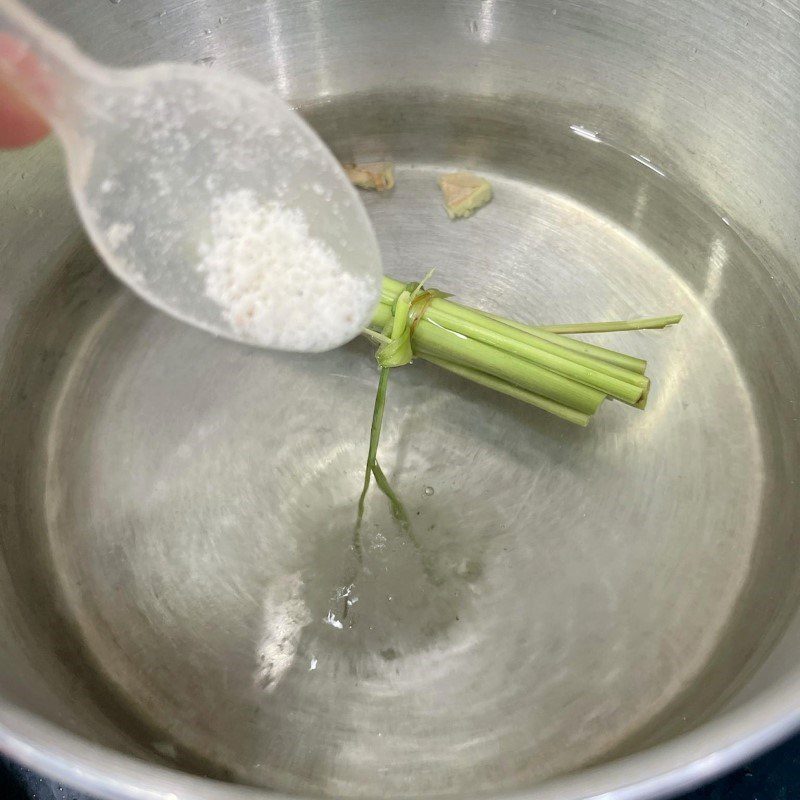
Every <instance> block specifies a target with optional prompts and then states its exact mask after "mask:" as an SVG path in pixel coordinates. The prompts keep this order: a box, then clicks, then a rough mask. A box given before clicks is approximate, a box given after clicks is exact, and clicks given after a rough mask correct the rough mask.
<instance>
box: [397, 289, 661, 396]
mask: <svg viewBox="0 0 800 800" xmlns="http://www.w3.org/2000/svg"><path fill="white" fill-rule="evenodd" d="M382 304H384V303H383V301H382ZM384 305H385V304H384ZM425 318H426V319H428V320H429V321H430V322H433V323H436V324H438V325H441V326H442V327H443V328H447V329H448V330H452V331H455V332H456V333H463V334H464V335H465V336H469V337H470V338H473V339H477V340H478V341H482V342H484V343H486V344H492V345H494V346H496V347H500V348H501V349H503V350H507V351H508V352H511V353H514V354H515V355H519V356H522V357H523V358H527V359H528V360H530V361H533V362H534V363H538V364H541V365H542V366H545V367H547V368H548V369H551V370H553V371H554V372H558V373H559V374H561V375H566V376H567V377H571V378H574V379H575V380H578V381H580V382H582V383H587V384H588V385H589V386H595V387H596V388H598V389H601V390H603V389H604V386H603V381H602V379H594V378H593V377H592V376H591V375H587V374H586V373H584V372H581V371H580V370H579V369H577V366H578V365H579V366H581V367H584V368H585V369H587V370H592V371H593V373H598V372H599V373H602V374H603V375H606V376H608V377H610V378H614V379H615V380H617V381H622V382H623V383H626V384H630V385H633V386H635V387H638V388H639V389H640V390H641V391H639V392H638V393H636V392H632V391H631V390H630V388H629V387H628V388H623V389H622V391H623V394H622V395H617V394H615V391H614V389H610V390H609V391H608V394H610V395H611V396H618V397H619V399H620V400H625V401H626V402H636V400H638V398H639V396H640V395H641V393H642V391H643V390H644V389H646V388H647V387H648V386H649V384H650V381H649V380H648V379H647V378H645V377H644V376H643V375H642V374H641V373H640V372H639V371H638V370H631V369H625V368H623V367H619V366H617V365H616V364H613V363H610V362H608V361H606V360H604V359H602V358H598V357H596V356H594V355H588V354H586V353H584V352H583V351H582V350H581V349H575V348H571V347H565V346H564V344H565V343H568V344H578V343H575V342H572V341H571V340H569V339H565V338H564V337H563V336H556V335H554V334H553V335H550V334H547V333H546V332H545V333H544V335H543V334H542V332H540V331H538V330H537V332H536V334H531V333H527V332H525V331H522V330H519V329H518V328H516V327H515V326H513V325H510V324H508V323H507V322H505V321H501V320H499V319H497V318H494V317H491V316H490V315H487V314H483V313H482V312H480V311H476V310H475V309H471V308H465V307H462V306H459V305H458V304H457V303H451V302H448V301H439V299H438V298H434V299H432V300H431V302H430V304H429V306H428V308H426V310H425ZM590 347H593V348H594V349H595V350H603V348H597V347H596V346H594V345H590ZM607 352H613V351H607ZM615 355H616V354H615ZM619 355H621V354H619ZM626 358H630V357H629V356H626ZM643 363H644V362H643ZM614 385H615V384H614V383H609V386H614Z"/></svg>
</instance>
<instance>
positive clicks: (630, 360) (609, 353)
mask: <svg viewBox="0 0 800 800" xmlns="http://www.w3.org/2000/svg"><path fill="white" fill-rule="evenodd" d="M405 288H406V285H405V284H404V283H401V282H400V281H397V280H395V279H394V278H386V277H384V279H383V284H382V287H381V303H385V304H388V305H389V306H391V305H393V304H394V301H395V298H396V297H397V296H398V294H399V293H400V292H402V291H403V289H405ZM431 310H433V311H434V312H435V311H436V310H441V311H446V312H448V313H450V314H453V315H455V316H458V317H460V318H463V319H467V320H471V321H472V322H475V323H477V324H480V325H484V326H486V325H489V324H491V323H490V322H489V320H494V321H495V322H496V323H500V324H503V325H506V326H508V327H510V328H515V329H517V330H518V331H522V332H524V333H526V334H528V336H533V337H536V339H537V341H538V340H544V341H546V342H549V343H550V344H551V345H555V346H557V347H558V348H561V350H562V351H563V350H572V351H574V352H578V353H582V354H583V355H585V356H588V357H591V358H593V359H595V360H596V361H600V362H602V363H606V364H612V365H614V366H616V367H619V368H620V369H625V370H628V371H631V372H636V373H639V374H640V375H643V374H644V372H645V369H646V367H647V362H646V361H644V360H642V359H640V358H635V357H633V356H629V355H626V354H624V353H617V352H616V351H614V350H609V349H608V348H605V347H599V346H598V345H595V344H590V343H588V342H581V341H576V340H574V339H568V338H566V337H564V336H560V335H557V334H555V333H553V332H551V331H549V330H546V329H545V328H539V327H534V326H531V325H524V324H523V323H520V322H516V321H515V320H510V319H506V318H504V317H500V316H497V315H495V314H489V313H486V312H483V311H478V310H476V309H473V308H468V307H467V306H462V305H460V304H459V303H454V302H452V301H451V300H447V299H444V298H436V299H434V300H433V301H432V302H431V303H430V309H429V310H428V312H427V314H428V315H430V313H431ZM505 333H506V334H508V331H507V330H506V331H505ZM540 346H541V344H540ZM559 352H560V351H559ZM562 354H563V353H562ZM594 368H595V369H596V368H598V367H597V364H595V365H594ZM643 388H644V387H643Z"/></svg>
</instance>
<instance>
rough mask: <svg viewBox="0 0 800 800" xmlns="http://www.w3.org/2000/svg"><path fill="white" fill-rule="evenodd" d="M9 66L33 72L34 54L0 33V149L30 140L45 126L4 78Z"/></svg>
mask: <svg viewBox="0 0 800 800" xmlns="http://www.w3.org/2000/svg"><path fill="white" fill-rule="evenodd" d="M12 65H13V66H12ZM4 66H5V69H4ZM12 68H13V71H15V72H22V73H26V72H29V73H31V74H35V72H36V69H37V67H36V61H35V57H34V55H33V54H32V53H31V52H30V51H29V50H28V48H27V47H26V46H25V45H24V44H22V43H21V42H19V41H18V40H16V39H14V38H13V37H11V36H9V35H8V34H7V33H0V149H7V148H13V147H25V146H26V145H29V144H33V143H34V142H38V141H39V140H40V139H42V138H44V137H45V136H46V135H47V133H48V130H49V128H48V125H47V123H46V122H45V120H43V119H42V117H41V116H39V114H38V113H37V112H36V111H35V110H34V109H33V108H32V107H31V106H30V105H29V104H28V103H27V102H26V100H25V97H24V96H23V95H21V94H20V93H19V91H17V90H16V89H15V88H13V87H12V85H11V84H10V83H9V82H8V81H7V80H4V72H11V71H12Z"/></svg>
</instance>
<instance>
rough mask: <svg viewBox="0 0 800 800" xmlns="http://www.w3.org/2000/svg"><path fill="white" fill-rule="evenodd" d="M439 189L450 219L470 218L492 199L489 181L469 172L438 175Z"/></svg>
mask: <svg viewBox="0 0 800 800" xmlns="http://www.w3.org/2000/svg"><path fill="white" fill-rule="evenodd" d="M439 187H440V188H441V190H442V195H443V196H444V207H445V210H446V211H447V216H448V217H450V219H457V218H459V217H469V216H472V214H474V213H475V212H476V211H477V210H478V209H479V208H482V207H483V206H485V205H486V204H487V203H488V202H489V201H490V200H491V199H492V186H491V184H490V183H489V181H487V180H486V178H481V177H479V176H478V175H473V173H471V172H448V173H446V174H444V175H440V176H439Z"/></svg>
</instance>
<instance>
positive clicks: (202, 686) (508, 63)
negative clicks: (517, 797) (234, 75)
mask: <svg viewBox="0 0 800 800" xmlns="http://www.w3.org/2000/svg"><path fill="white" fill-rule="evenodd" d="M32 5H33V6H34V7H35V8H36V9H37V10H38V11H40V12H41V13H42V14H43V15H44V16H45V17H47V18H48V19H49V20H50V21H52V22H53V23H54V24H57V25H59V26H61V27H63V28H64V29H65V30H66V31H68V32H69V33H70V34H71V35H72V36H74V38H75V39H76V40H77V41H78V42H79V44H81V45H82V46H83V47H85V49H86V50H87V51H89V52H90V53H91V54H92V55H94V56H96V57H97V58H98V59H101V60H104V61H106V62H108V63H112V64H117V65H120V66H122V65H131V64H138V63H142V62H144V61H151V60H157V59H175V60H177V59H180V60H189V61H197V62H200V63H203V64H204V65H206V66H207V67H208V68H209V69H220V68H236V69H241V70H244V71H246V72H248V73H249V74H251V75H254V76H256V77H258V78H260V79H263V80H267V81H273V82H274V83H275V84H276V85H277V86H278V88H279V89H280V90H281V92H282V93H283V94H285V95H286V96H287V97H288V98H290V99H291V100H292V101H293V102H294V103H296V105H297V106H298V107H299V108H300V109H301V110H302V111H303V113H304V114H305V116H306V117H307V119H308V120H309V122H310V123H311V124H312V125H313V126H314V127H315V128H316V129H317V131H318V132H319V133H320V134H321V135H322V136H323V138H324V139H325V140H326V141H327V142H328V144H329V145H330V146H331V148H332V149H333V151H334V152H335V153H336V155H337V156H338V157H339V158H341V159H342V160H343V161H368V160H375V159H387V160H392V161H394V162H395V164H396V165H397V187H396V189H395V190H394V191H393V192H392V193H390V194H388V195H380V196H379V195H364V200H365V203H366V204H367V208H368V210H369V212H370V215H371V217H372V219H373V222H374V225H375V228H376V231H377V233H378V235H379V239H380V241H381V244H382V248H383V255H384V268H385V271H386V273H387V274H390V275H393V276H396V277H400V278H404V279H408V280H412V279H414V278H421V277H422V276H423V275H424V274H425V273H426V272H427V271H428V270H429V269H430V268H431V267H435V268H436V274H435V281H434V282H435V283H436V285H437V286H439V287H440V288H442V289H444V290H447V291H450V292H454V293H456V294H457V296H458V298H460V299H462V300H464V301H465V302H469V303H473V304H478V305H481V306H483V307H486V308H489V309H493V310H496V311H497V312H502V313H503V314H506V315H508V316H514V317H517V318H519V319H523V320H532V321H534V320H535V321H541V322H560V321H579V320H594V319H605V318H630V317H635V316H643V315H659V314H662V313H664V314H666V313H673V312H682V313H684V314H685V319H684V321H683V323H682V324H681V325H680V326H678V327H677V328H675V329H671V330H668V331H664V332H658V333H655V332H648V333H628V334H610V335H607V336H606V337H604V339H603V340H602V341H603V343H605V344H607V345H608V346H610V347H612V348H614V349H620V350H624V351H625V352H631V353H633V354H636V355H640V356H642V357H645V358H648V359H649V361H650V368H649V372H650V373H651V374H652V375H653V378H654V390H653V393H652V395H651V402H650V406H649V407H648V409H647V410H646V411H645V412H635V411H632V410H631V409H629V408H627V407H623V406H621V405H620V404H608V405H607V406H606V407H605V408H604V409H603V410H602V412H601V413H600V414H599V415H598V417H597V418H596V419H595V420H594V422H593V424H592V426H591V427H590V428H589V429H587V430H580V429H576V428H572V427H569V426H568V425H567V424H566V423H564V422H561V421H559V420H557V419H554V418H549V417H547V416H546V415H544V414H543V413H540V412H537V411H535V410H532V409H529V408H526V407H521V406H520V405H518V404H515V403H514V402H513V401H511V400H507V399H503V398H499V397H497V396H494V395H492V394H491V393H489V392H487V391H481V390H478V389H476V388H474V387H472V386H468V385H465V384H464V383H461V382H460V381H459V380H458V379H456V378H454V377H446V376H444V375H442V374H440V373H439V372H437V371H436V370H435V369H434V368H431V367H429V366H426V365H423V364H414V365H413V366H412V367H409V368H404V369H402V370H398V371H396V374H395V375H393V378H392V382H391V387H390V400H389V405H388V408H387V420H386V425H385V429H384V430H385V434H384V437H383V440H382V444H381V459H382V462H383V464H384V467H385V468H386V470H387V472H389V473H390V474H391V477H392V478H393V480H394V482H395V483H396V486H397V489H398V491H399V493H400V494H401V496H402V497H403V498H404V499H405V500H406V502H407V504H408V506H409V508H410V509H411V510H412V514H413V519H414V528H415V532H416V538H417V539H418V540H419V542H420V550H417V549H415V548H414V547H413V546H412V545H411V544H410V543H409V541H408V540H407V539H406V538H405V537H403V536H402V535H401V533H400V532H399V531H398V530H397V529H396V527H395V526H394V525H393V523H392V519H391V516H390V514H389V510H388V508H386V507H385V503H383V502H381V499H380V497H379V496H373V497H372V498H371V501H370V506H369V512H368V524H367V532H366V547H367V555H368V565H369V569H368V574H365V575H364V576H363V577H362V578H361V579H360V580H359V582H358V584H357V585H356V587H355V592H354V594H355V596H357V598H358V602H357V603H355V604H354V605H353V606H352V611H351V613H350V615H349V617H348V620H346V621H345V623H344V624H343V621H342V620H341V618H340V617H339V616H337V606H336V598H337V591H339V590H341V588H342V586H343V583H344V582H345V578H346V573H347V559H348V542H349V537H350V533H351V530H352V524H353V519H354V509H355V500H356V498H357V495H358V491H359V489H360V475H361V471H362V469H363V461H364V458H365V455H366V446H367V434H368V426H369V418H370V413H371V405H372V401H373V391H374V388H375V381H376V369H375V364H374V360H373V358H372V356H371V353H370V348H369V347H368V346H367V344H366V343H363V342H355V343H353V344H351V345H349V346H347V347H345V348H343V349H341V350H339V351H336V352H333V353H329V354H325V355H316V356H289V355H285V354H278V353H270V352H266V351H259V350H255V349H248V348H245V347H242V346H238V345H235V344H233V343H231V342H227V341H220V340H217V339H214V338H212V337H210V336H209V335H206V334H204V333H202V332H199V331H196V330H192V329H190V328H188V327H185V326H183V325H181V324H180V323H178V322H175V321H173V320H172V319H170V318H168V317H166V316H163V315H162V314H160V313H158V312H156V311H154V310H152V309H150V308H148V307H147V306H145V305H144V304H143V303H142V302H141V301H140V300H138V299H137V298H136V297H134V296H132V295H131V294H130V293H129V292H127V291H126V290H125V289H123V288H122V287H121V286H120V285H119V284H118V283H117V282H116V281H115V280H114V279H113V278H112V277H111V276H110V275H108V274H107V273H106V272H105V271H104V269H103V267H102V265H101V263H100V262H99V261H98V259H97V257H96V256H95V255H94V253H93V252H92V249H91V247H90V246H89V244H88V243H87V242H86V241H85V240H84V239H83V237H82V235H81V233H80V230H79V227H78V223H77V221H76V218H75V214H74V212H73V210H72V208H71V206H70V202H69V199H68V194H67V190H66V188H65V181H64V176H63V171H62V168H61V167H60V164H59V158H60V156H59V153H58V150H57V147H56V146H55V145H54V144H53V143H52V142H47V143H44V144H42V145H40V146H38V147H36V148H35V149H32V150H29V151H24V152H19V153H4V154H2V155H0V185H1V186H2V191H3V197H4V201H3V203H2V205H0V230H2V232H3V233H2V239H0V270H2V276H3V287H4V288H3V294H2V301H1V302H0V319H2V328H1V329H0V331H1V333H0V369H1V370H2V386H3V392H2V395H0V406H1V408H2V412H1V413H0V432H1V433H2V441H3V447H2V451H0V476H2V480H0V532H1V533H2V536H1V537H0V636H1V637H2V640H3V641H4V642H5V643H6V644H5V646H4V647H3V648H0V726H1V727H2V730H3V734H2V738H1V739H0V741H2V742H4V743H5V744H6V747H7V749H8V750H9V751H13V752H14V753H15V754H16V755H21V756H22V757H25V758H26V759H27V760H29V761H31V762H34V763H37V764H39V765H40V766H41V765H42V764H43V763H44V762H43V760H42V756H43V754H45V755H46V754H52V753H53V752H64V753H67V754H71V756H70V757H71V758H72V761H71V762H70V758H67V757H66V756H65V757H64V760H63V761H64V764H62V766H58V765H55V766H54V764H56V762H47V764H49V766H47V764H45V767H46V768H48V769H49V770H50V771H51V772H56V773H59V774H66V773H69V775H71V777H72V778H73V779H75V777H76V773H75V772H74V771H72V772H70V768H69V767H67V766H65V764H66V763H67V762H69V763H72V764H75V763H77V762H76V761H75V759H76V758H78V756H77V755H75V753H76V752H77V750H75V749H74V748H75V747H77V745H76V744H75V742H77V741H78V739H77V738H73V737H79V739H80V740H82V741H84V742H85V741H88V742H90V743H91V745H90V746H86V745H85V744H84V745H81V747H83V748H84V749H82V750H81V751H80V752H81V755H80V759H82V760H81V761H80V763H81V765H82V769H83V770H84V773H85V774H88V773H91V774H92V775H94V778H93V781H94V783H93V784H92V785H93V787H94V788H95V789H96V790H99V791H103V792H107V793H108V794H109V795H111V794H113V791H116V792H117V794H116V795H115V796H125V797H127V796H133V795H132V794H130V793H129V790H128V789H126V788H124V787H123V788H120V786H119V785H117V787H116V789H114V790H113V791H112V788H111V787H112V784H113V781H114V777H115V772H114V770H115V769H116V767H112V766H111V764H112V763H114V764H116V763H117V762H116V761H113V759H112V757H111V756H110V754H109V750H110V751H115V752H116V753H122V754H125V755H131V756H134V757H135V758H136V759H137V761H136V762H125V763H130V764H136V765H137V766H136V767H135V769H134V768H133V767H130V766H129V767H127V768H126V769H130V770H133V772H134V773H135V774H136V776H137V780H138V781H139V785H140V786H141V785H142V782H144V784H146V785H147V786H148V787H149V788H150V789H151V790H152V791H154V792H156V794H154V796H162V794H163V796H166V794H167V791H168V789H169V787H170V786H172V785H174V781H175V780H177V778H176V777H175V774H176V773H188V774H190V775H195V776H203V777H210V778H214V779H216V780H217V781H218V782H216V783H215V782H212V781H206V780H203V781H199V782H196V783H193V784H192V786H193V791H194V792H195V794H194V795H193V796H197V797H212V796H213V797H222V796H228V795H230V796H233V795H234V794H236V793H237V792H238V791H239V789H238V788H237V787H241V786H250V787H263V788H266V789H272V790H280V791H286V792H291V793H300V794H317V795H319V794H326V795H336V796H343V797H345V796H346V797H358V796H364V797H366V796H376V795H382V796H398V797H409V796H422V795H436V796H444V795H455V794H464V793H470V794H475V793H478V794H492V793H495V794H496V793H500V792H505V791H519V790H526V791H528V792H530V795H531V796H542V797H544V796H553V797H555V796H558V797H564V798H566V797H578V796H587V795H588V794H589V793H591V792H592V791H597V792H599V791H600V790H601V789H603V790H608V791H614V790H615V789H617V788H619V787H622V786H624V785H626V784H630V783H635V782H636V780H634V777H636V779H638V778H639V777H641V776H642V771H643V770H644V772H645V773H646V772H647V770H650V772H651V773H652V775H655V774H659V773H666V772H669V771H676V770H677V772H676V775H677V776H678V777H677V778H675V782H676V783H675V785H677V784H678V783H679V782H680V781H684V782H686V781H688V780H690V778H688V777H687V773H686V772H685V771H684V772H683V773H682V772H681V770H682V769H684V770H685V769H687V765H688V764H690V763H691V761H692V760H693V758H694V757H695V755H696V754H697V751H696V750H692V748H691V747H690V746H689V744H688V742H689V741H690V740H689V739H687V735H691V734H690V732H692V731H695V735H697V733H698V732H699V733H702V732H703V731H707V734H706V735H705V736H704V738H703V742H704V743H705V744H704V747H706V748H707V749H708V752H709V754H712V753H713V752H714V751H715V749H717V750H719V749H721V748H722V745H723V742H728V741H729V739H730V737H731V736H732V735H733V734H732V733H731V732H732V731H733V730H734V723H733V722H730V723H727V722H726V720H737V721H738V722H737V723H736V725H737V726H738V727H736V730H737V731H740V733H739V734H737V735H740V736H741V738H745V737H746V736H748V737H755V739H754V742H755V744H753V745H751V747H757V746H758V742H759V741H761V742H762V743H766V741H767V739H768V736H767V734H764V735H763V736H762V738H761V739H759V738H758V737H759V732H763V731H764V730H765V729H767V728H769V726H771V725H772V726H774V725H775V724H776V719H777V718H776V717H775V715H774V714H773V715H772V716H770V714H771V713H772V712H770V711H768V710H767V704H766V701H764V700H763V698H764V696H766V694H767V693H769V692H773V693H774V692H776V691H781V692H782V694H781V695H780V698H781V702H780V703H779V706H780V708H782V709H783V710H784V711H785V712H786V713H789V712H792V711H794V710H796V709H798V707H800V694H798V692H797V691H795V690H794V689H791V688H790V686H789V683H790V682H791V680H792V676H793V672H792V669H793V667H792V663H793V661H796V656H797V644H796V641H797V637H796V636H795V635H794V634H793V630H794V629H793V628H792V625H791V622H792V618H793V615H794V613H795V611H796V607H797V581H796V574H797V558H798V547H797V531H798V529H800V526H799V525H798V522H799V521H800V507H799V504H798V498H797V493H796V491H795V485H794V484H795V477H794V476H795V475H796V474H797V461H798V454H799V453H800V448H799V447H798V445H799V442H798V435H797V413H798V411H797V409H798V388H799V386H800V379H799V378H798V375H800V336H798V330H797V325H796V322H795V316H796V312H795V309H796V302H797V296H798V288H799V287H800V275H799V274H798V262H797V255H796V242H797V238H798V233H800V228H799V227H798V219H800V216H799V215H798V213H797V212H798V207H797V205H798V200H797V192H796V188H797V185H798V179H799V178H800V170H799V169H798V159H797V152H798V145H800V128H798V123H797V120H798V119H800V117H799V116H798V111H800V109H799V108H798V102H799V101H798V99H797V98H798V97H800V92H798V91H797V90H798V89H800V67H799V66H798V64H797V61H796V59H793V57H792V56H791V53H792V52H797V49H796V48H797V47H798V46H800V41H798V33H799V32H800V26H798V25H797V23H796V21H794V20H796V18H797V17H796V14H797V11H798V8H797V6H796V4H795V3H794V2H767V3H766V4H765V3H761V4H760V5H759V6H758V7H754V6H753V4H751V3H738V2H726V3H723V4H721V5H720V4H719V3H716V4H711V3H704V2H701V3H697V2H692V3H689V2H672V3H669V4H665V5H662V6H660V7H658V8H653V7H652V4H647V3H639V2H621V1H620V2H617V1H616V0H615V1H614V2H608V3H603V4H597V3H591V2H580V1H576V2H560V1H559V0H557V1H556V2H550V3H541V2H530V3H523V2H507V3H499V2H494V0H482V2H479V1H478V0H470V1H469V2H466V1H464V2H456V1H455V0H450V1H449V2H442V3H426V2H421V1H420V2H410V1H404V2H396V3H392V4H385V3H378V2H350V1H349V0H342V1H341V2H337V3H323V2H319V1H318V0H305V2H288V1H287V2H278V1H277V0H268V2H263V3H258V4H246V3H242V2H235V1H234V0H228V1H227V2H225V1H223V0H219V1H218V2H212V1H211V0H208V1H207V2H203V3H199V2H189V3H169V2H166V3H162V2H158V3H155V2H149V0H148V1H147V2H144V1H142V2H137V3H133V2H118V1H117V2H110V3H104V4H102V5H99V4H98V3H95V2H84V1H82V2H73V3H70V4H54V3H49V2H46V0H38V2H36V3H33V4H32ZM793 14H794V16H792V15H793ZM451 168H469V169H472V170H475V171H477V172H479V173H481V174H483V175H485V176H487V177H489V178H490V180H491V181H492V183H493V186H494V189H495V199H494V201H493V202H492V203H491V205H489V206H488V207H487V208H485V209H483V210H482V211H480V212H479V213H478V214H477V215H476V216H475V217H474V218H472V219H469V220H465V221H462V222H457V223H453V222H450V221H449V220H448V219H447V217H446V216H445V214H444V212H443V209H442V207H441V201H440V198H439V195H438V190H437V188H436V183H435V179H436V176H437V174H438V173H439V172H441V171H444V170H448V169H451ZM431 490H432V491H431ZM425 564H428V565H433V570H434V572H435V576H436V577H435V579H434V580H432V579H431V577H430V575H429V573H428V570H427V569H426V568H424V565H425ZM781 686H783V687H784V688H782V689H781V688H780V687H781ZM770 708H771V706H770ZM703 726H711V727H703ZM726 726H727V727H726ZM23 744H24V745H25V747H23ZM95 745H97V746H98V747H95ZM99 746H103V747H104V748H107V749H100V747H99ZM25 748H27V749H25ZM71 748H72V749H71ZM731 758H733V756H730V757H727V756H726V757H721V762H720V763H721V766H725V765H726V764H729V763H731V761H730V759H731ZM637 759H638V761H637ZM645 759H647V761H645ZM726 759H727V760H726ZM58 763H61V762H58ZM645 763H646V764H648V765H652V766H648V767H646V768H645V767H643V766H642V765H644V764H645ZM150 765H152V767H151V766H150ZM156 765H160V766H161V767H167V768H169V769H170V770H174V771H175V772H169V771H166V772H165V771H159V770H158V769H157V768H156ZM87 771H88V772H87ZM553 780H560V781H561V783H558V784H554V783H552V781H553ZM104 781H105V782H104ZM219 781H221V783H220V782H219ZM570 781H571V782H570ZM554 786H558V787H560V788H558V789H554V788H553V787H554ZM548 787H550V788H548ZM651 791H652V789H648V788H647V787H646V786H644V785H642V786H641V788H640V789H637V790H635V793H634V794H628V795H626V797H633V796H642V797H644V796H647V795H648V792H651ZM547 792H554V793H553V794H550V795H547ZM636 792H638V793H636ZM159 793H160V794H159ZM612 796H613V795H612Z"/></svg>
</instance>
